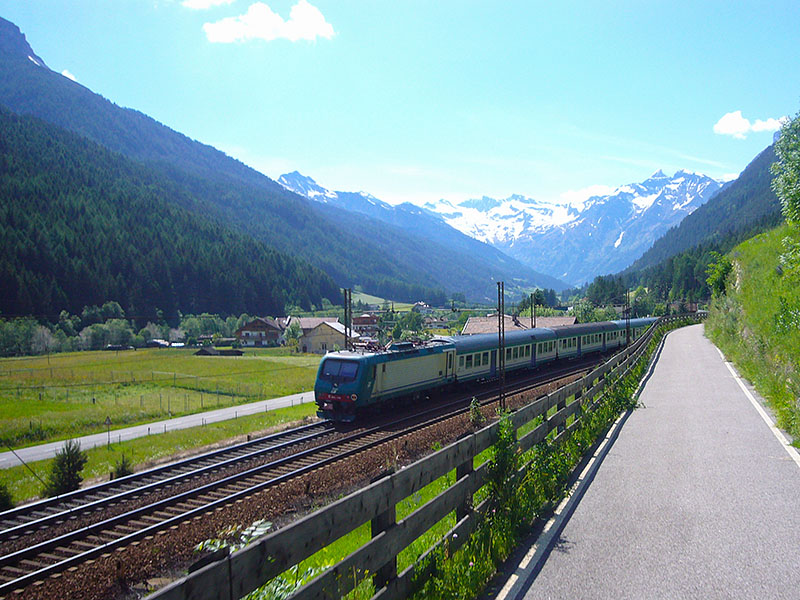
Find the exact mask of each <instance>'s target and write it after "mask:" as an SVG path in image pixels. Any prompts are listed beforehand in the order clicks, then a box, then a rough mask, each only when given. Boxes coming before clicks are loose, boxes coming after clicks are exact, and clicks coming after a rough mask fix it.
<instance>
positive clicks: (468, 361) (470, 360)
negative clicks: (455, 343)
mask: <svg viewBox="0 0 800 600" xmlns="http://www.w3.org/2000/svg"><path fill="white" fill-rule="evenodd" d="M467 368H468V369H471V368H472V354H470V355H469V356H467Z"/></svg>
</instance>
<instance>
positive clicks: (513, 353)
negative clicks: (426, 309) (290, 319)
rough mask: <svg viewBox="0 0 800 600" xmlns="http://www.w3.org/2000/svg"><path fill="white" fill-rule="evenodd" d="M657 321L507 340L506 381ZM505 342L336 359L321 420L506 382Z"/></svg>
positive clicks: (621, 341) (456, 339) (478, 339)
mask: <svg viewBox="0 0 800 600" xmlns="http://www.w3.org/2000/svg"><path fill="white" fill-rule="evenodd" d="M656 320H657V319H656V318H652V317H643V318H636V319H630V320H629V321H626V320H621V321H603V322H599V323H584V324H579V325H564V326H561V327H550V328H547V327H537V328H532V329H524V330H514V331H509V332H506V333H505V370H506V373H509V372H513V371H517V370H521V369H536V368H540V367H544V366H546V365H548V364H552V363H554V362H556V361H565V360H571V359H575V358H579V357H581V356H586V355H590V354H597V353H601V352H607V351H610V350H614V349H617V348H620V347H621V346H624V345H625V344H626V343H627V337H628V336H627V331H628V330H629V331H630V339H631V341H634V340H636V339H637V338H639V337H640V336H641V335H642V334H643V333H644V332H645V331H646V330H647V329H648V328H649V327H650V326H651V325H652V324H653V323H654V322H655V321H656ZM498 347H499V336H498V334H496V333H484V334H477V335H455V336H436V337H433V338H431V339H430V340H428V341H427V342H425V343H424V344H419V345H417V344H413V343H411V342H400V343H392V344H391V345H390V346H389V347H388V348H387V349H386V350H384V351H380V352H354V351H350V350H346V351H336V352H329V353H328V354H326V355H325V356H324V357H323V359H322V361H320V365H319V370H318V371H317V379H316V382H315V383H314V398H315V401H316V403H317V415H318V416H319V417H321V418H324V419H329V420H331V421H342V422H352V421H355V420H356V419H357V418H358V417H359V415H361V414H363V413H365V412H367V411H368V410H370V409H374V408H378V409H379V408H382V407H384V406H391V405H394V404H402V403H404V402H414V401H417V400H419V399H421V398H424V397H427V396H431V395H434V394H435V393H437V392H439V391H442V390H445V389H449V388H452V387H454V386H456V385H460V384H465V383H468V382H471V381H479V380H490V379H494V378H496V377H497V375H498Z"/></svg>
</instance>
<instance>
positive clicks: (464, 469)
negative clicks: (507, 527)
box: [456, 435, 476, 523]
mask: <svg viewBox="0 0 800 600" xmlns="http://www.w3.org/2000/svg"><path fill="white" fill-rule="evenodd" d="M470 437H471V438H472V444H471V446H472V451H471V452H470V457H469V458H468V459H467V460H465V461H464V462H463V463H461V464H460V465H458V466H457V467H456V481H459V480H461V478H462V477H464V476H466V475H469V474H470V473H472V472H473V471H474V470H475V467H474V456H475V454H476V452H475V436H474V435H472V436H470ZM471 511H472V496H468V497H467V498H465V499H464V502H463V503H462V504H461V505H460V506H459V507H458V508H456V523H458V522H459V521H460V520H461V519H463V518H464V517H466V516H467V515H468V514H469V513H470V512H471Z"/></svg>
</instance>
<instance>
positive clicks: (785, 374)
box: [706, 225, 800, 439]
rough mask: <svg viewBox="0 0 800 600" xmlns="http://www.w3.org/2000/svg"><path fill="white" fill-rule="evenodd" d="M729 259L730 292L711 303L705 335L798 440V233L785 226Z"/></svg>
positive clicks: (738, 248) (734, 252)
mask: <svg viewBox="0 0 800 600" xmlns="http://www.w3.org/2000/svg"><path fill="white" fill-rule="evenodd" d="M729 257H730V260H731V264H732V269H731V272H730V275H729V276H728V279H727V281H726V284H727V285H726V293H725V294H724V295H720V296H719V297H716V298H714V299H713V300H712V303H711V311H710V315H709V317H708V320H707V321H706V333H707V335H708V337H709V338H710V339H711V340H712V341H713V342H714V343H715V344H716V345H717V346H719V347H720V348H721V349H722V351H723V352H724V353H725V355H726V357H728V358H729V359H730V360H731V361H733V362H734V363H735V364H736V366H737V368H738V369H739V370H740V372H741V373H742V375H744V376H745V377H746V378H747V379H749V380H750V381H751V382H753V384H754V385H755V387H756V389H757V390H758V391H759V393H761V394H762V395H763V396H765V397H766V398H767V399H768V400H769V402H770V404H771V405H772V407H773V408H774V409H775V411H776V413H777V416H778V424H779V425H780V426H781V427H782V428H784V429H786V430H787V431H788V432H789V433H791V435H792V436H794V438H795V439H800V410H799V409H798V406H797V400H796V399H797V398H799V397H800V229H799V228H798V227H797V226H794V225H783V226H781V227H778V228H776V229H773V230H771V231H769V232H767V233H764V234H761V235H759V236H756V237H754V238H752V239H750V240H747V241H746V242H743V243H742V244H739V245H738V246H736V247H735V248H734V249H733V250H732V251H731V252H730V254H729Z"/></svg>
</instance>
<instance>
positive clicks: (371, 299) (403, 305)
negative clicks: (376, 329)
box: [353, 292, 413, 312]
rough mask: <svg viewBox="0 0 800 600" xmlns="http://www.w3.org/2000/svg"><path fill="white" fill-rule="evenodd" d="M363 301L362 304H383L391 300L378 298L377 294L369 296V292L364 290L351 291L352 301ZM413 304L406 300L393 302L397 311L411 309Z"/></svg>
mask: <svg viewBox="0 0 800 600" xmlns="http://www.w3.org/2000/svg"><path fill="white" fill-rule="evenodd" d="M359 300H360V301H361V302H363V303H364V304H377V305H378V306H383V303H384V302H389V303H391V302H392V301H391V300H386V299H385V298H379V297H378V296H371V295H370V294H365V293H364V292H353V302H358V301H359ZM412 306H413V304H410V303H408V302H395V303H394V309H395V310H396V311H397V312H408V311H409V310H411V307H412Z"/></svg>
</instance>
